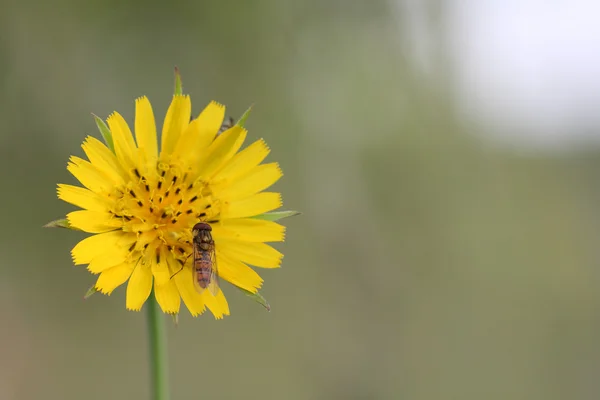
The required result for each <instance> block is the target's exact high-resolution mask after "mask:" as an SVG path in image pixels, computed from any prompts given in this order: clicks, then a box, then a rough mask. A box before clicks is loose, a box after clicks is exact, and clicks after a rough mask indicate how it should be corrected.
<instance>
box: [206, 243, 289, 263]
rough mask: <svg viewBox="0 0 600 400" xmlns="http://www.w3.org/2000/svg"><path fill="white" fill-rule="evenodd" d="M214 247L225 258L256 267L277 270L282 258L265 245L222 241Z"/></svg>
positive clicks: (281, 255)
mask: <svg viewBox="0 0 600 400" xmlns="http://www.w3.org/2000/svg"><path fill="white" fill-rule="evenodd" d="M215 246H216V247H217V249H218V250H219V252H221V253H223V255H224V256H225V257H227V258H229V259H231V260H240V261H242V262H244V263H247V264H250V265H254V266H256V267H263V268H278V267H279V266H280V265H281V259H282V258H283V254H281V253H280V252H278V251H277V250H275V249H274V248H273V247H271V246H269V245H268V244H265V243H252V242H242V241H235V240H228V239H222V240H221V241H219V242H218V243H216V244H215Z"/></svg>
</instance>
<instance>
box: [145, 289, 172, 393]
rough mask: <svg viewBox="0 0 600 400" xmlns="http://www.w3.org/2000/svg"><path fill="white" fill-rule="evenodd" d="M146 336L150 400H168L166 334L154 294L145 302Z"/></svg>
mask: <svg viewBox="0 0 600 400" xmlns="http://www.w3.org/2000/svg"><path fill="white" fill-rule="evenodd" d="M146 305H147V307H146V310H147V311H148V335H149V342H150V372H151V381H152V382H151V385H152V399H154V400H169V376H168V375H169V374H168V372H169V360H168V358H167V334H166V331H165V324H164V320H163V316H162V311H161V310H160V307H159V305H158V303H157V302H156V299H155V298H154V292H152V293H151V294H150V298H149V299H148V301H147V304H146Z"/></svg>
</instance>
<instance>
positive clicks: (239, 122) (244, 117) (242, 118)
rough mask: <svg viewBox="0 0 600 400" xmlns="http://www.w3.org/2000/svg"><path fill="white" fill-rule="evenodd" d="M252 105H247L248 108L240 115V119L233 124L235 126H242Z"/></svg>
mask: <svg viewBox="0 0 600 400" xmlns="http://www.w3.org/2000/svg"><path fill="white" fill-rule="evenodd" d="M252 107H254V104H253V105H251V106H250V107H248V109H247V110H246V111H245V112H244V114H243V115H242V116H241V117H240V119H239V120H238V122H236V123H235V124H236V125H237V126H240V127H242V128H243V127H244V125H245V124H246V120H247V119H248V117H249V116H250V111H252Z"/></svg>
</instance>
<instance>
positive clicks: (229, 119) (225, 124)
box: [217, 117, 235, 136]
mask: <svg viewBox="0 0 600 400" xmlns="http://www.w3.org/2000/svg"><path fill="white" fill-rule="evenodd" d="M234 125H235V120H234V119H233V117H227V118H225V121H223V123H222V124H221V127H220V128H219V132H217V136H219V135H220V134H221V133H223V132H225V131H226V130H227V129H229V128H233V126H234Z"/></svg>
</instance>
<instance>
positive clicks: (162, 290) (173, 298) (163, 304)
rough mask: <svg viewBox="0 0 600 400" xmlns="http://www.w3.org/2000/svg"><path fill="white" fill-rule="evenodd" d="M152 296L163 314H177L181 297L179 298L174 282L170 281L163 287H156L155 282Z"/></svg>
mask: <svg viewBox="0 0 600 400" xmlns="http://www.w3.org/2000/svg"><path fill="white" fill-rule="evenodd" d="M154 295H155V296H156V301H158V304H159V305H160V308H161V309H162V310H163V312H165V313H168V314H175V313H177V312H179V305H180V303H181V297H180V296H179V290H177V285H176V284H175V281H174V280H172V279H171V280H169V281H167V283H165V284H164V285H158V284H157V282H156V280H155V281H154Z"/></svg>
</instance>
